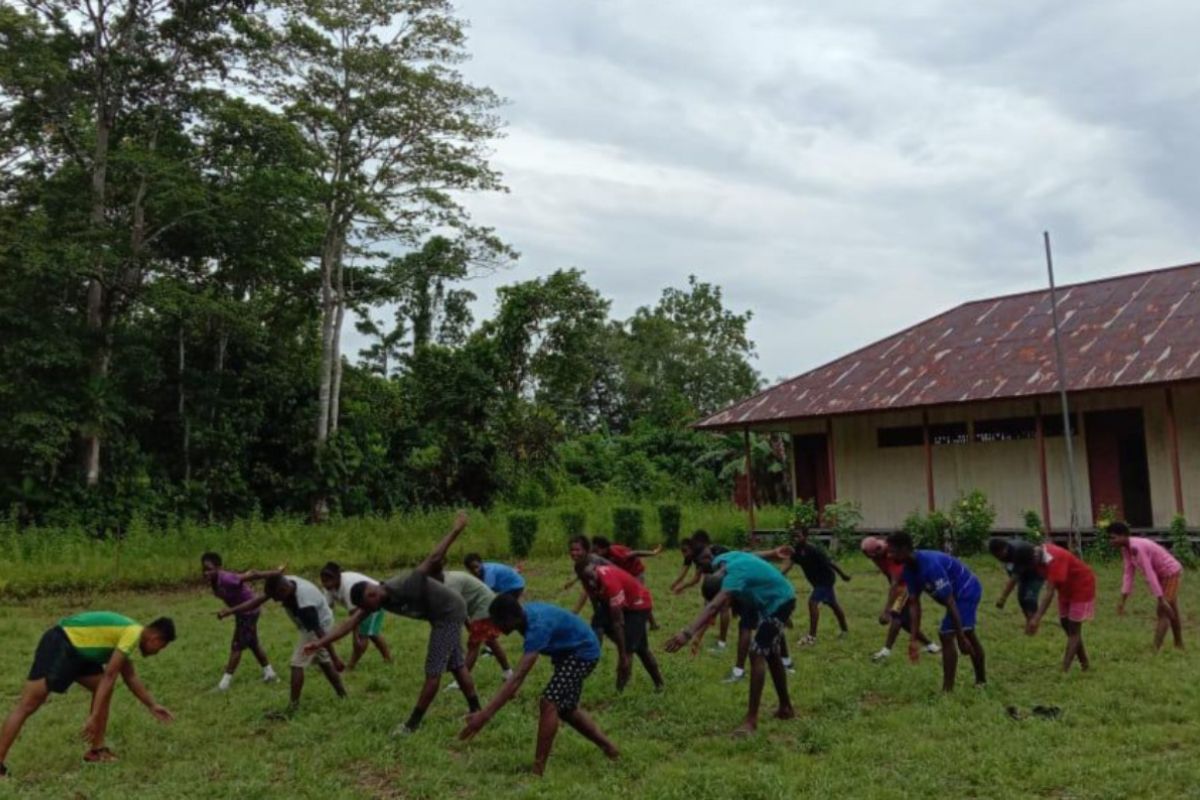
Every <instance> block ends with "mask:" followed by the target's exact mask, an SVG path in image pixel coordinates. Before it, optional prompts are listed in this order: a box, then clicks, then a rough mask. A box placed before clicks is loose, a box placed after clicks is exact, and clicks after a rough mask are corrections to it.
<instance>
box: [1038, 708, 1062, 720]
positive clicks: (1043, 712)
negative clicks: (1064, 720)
mask: <svg viewBox="0 0 1200 800" xmlns="http://www.w3.org/2000/svg"><path fill="white" fill-rule="evenodd" d="M1033 715H1034V716H1035V717H1041V718H1042V719H1058V718H1059V717H1061V716H1062V709H1061V708H1059V707H1058V706H1034V707H1033Z"/></svg>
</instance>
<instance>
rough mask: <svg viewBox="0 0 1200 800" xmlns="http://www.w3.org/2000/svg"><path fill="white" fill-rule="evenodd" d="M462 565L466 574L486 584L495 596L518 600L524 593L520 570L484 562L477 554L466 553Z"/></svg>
mask: <svg viewBox="0 0 1200 800" xmlns="http://www.w3.org/2000/svg"><path fill="white" fill-rule="evenodd" d="M463 565H464V566H465V567H466V568H467V572H469V573H471V574H472V575H474V576H475V577H476V578H478V579H479V580H481V581H483V582H484V583H486V584H487V587H488V588H489V589H491V590H492V591H493V592H495V593H496V594H508V595H512V596H513V597H514V598H515V599H517V600H520V599H521V595H522V594H524V593H525V578H523V577H522V576H521V571H520V569H514V568H512V567H510V566H508V565H507V564H498V563H496V562H494V561H484V560H483V556H481V555H479V553H468V554H467V557H466V558H464V559H463ZM519 566H520V565H518V567H519Z"/></svg>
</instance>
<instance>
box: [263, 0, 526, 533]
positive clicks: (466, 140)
mask: <svg viewBox="0 0 1200 800" xmlns="http://www.w3.org/2000/svg"><path fill="white" fill-rule="evenodd" d="M280 12H281V14H280V16H279V18H278V19H277V18H276V16H275V15H273V14H268V15H265V16H263V17H262V23H263V25H264V26H265V27H271V28H274V30H275V31H276V33H277V41H276V42H274V44H273V46H272V47H271V48H270V49H269V51H268V53H267V55H268V57H269V59H270V63H271V64H272V65H273V66H274V67H275V69H274V71H273V72H271V73H270V79H269V81H268V83H267V90H268V93H269V95H270V96H271V98H272V99H273V100H274V101H275V102H276V103H278V104H279V105H280V106H281V107H282V108H284V109H285V113H286V114H287V115H288V116H289V117H290V118H291V119H293V120H295V122H296V124H297V125H298V126H299V127H300V129H301V130H303V131H304V133H305V135H306V136H307V138H308V140H309V142H310V144H311V146H312V148H313V149H314V150H315V151H316V152H317V153H318V154H319V155H320V167H319V177H320V179H321V181H322V183H323V184H324V187H325V197H324V206H325V217H326V220H325V231H324V235H323V241H322V248H321V255H320V259H319V262H320V286H321V288H320V307H321V365H320V374H319V380H318V385H319V387H320V388H319V390H318V403H317V406H318V408H317V419H316V425H315V431H314V443H315V445H316V449H317V453H318V458H319V457H320V450H321V448H323V447H324V446H325V444H326V442H327V441H328V439H329V436H330V434H331V433H332V432H334V431H336V429H337V424H338V419H337V395H338V379H339V374H340V369H341V363H342V361H341V354H340V352H339V350H340V329H341V322H342V319H343V317H344V315H345V310H346V305H347V297H346V291H345V263H346V260H347V258H348V256H350V255H351V254H352V253H353V252H355V251H362V250H363V249H364V248H366V247H367V246H369V245H371V244H373V243H377V242H379V241H382V240H399V241H403V242H409V243H411V242H415V241H418V240H419V239H420V238H421V237H422V236H423V234H424V233H425V231H426V230H428V229H429V228H430V227H431V226H439V227H447V228H454V229H457V230H459V232H460V235H461V236H464V237H467V238H470V239H472V240H474V241H476V242H479V243H481V244H483V245H484V246H486V247H488V248H490V249H492V250H493V251H495V252H502V251H503V250H504V248H503V245H501V244H500V242H499V241H498V240H496V239H495V238H494V237H493V236H492V235H491V232H490V231H488V230H486V229H479V228H474V227H472V226H471V224H470V220H469V216H468V214H467V211H466V209H465V208H464V207H463V206H462V205H461V203H459V202H458V200H457V199H456V197H457V196H458V195H459V194H460V193H462V192H465V191H478V190H497V189H501V188H502V185H501V183H500V179H499V176H498V174H497V173H496V172H495V171H494V170H493V169H492V168H491V167H490V165H489V164H488V161H487V155H488V152H487V145H488V143H489V142H491V140H492V139H494V138H495V137H496V136H497V135H498V133H499V129H500V121H499V119H498V118H497V117H496V115H495V113H494V112H495V110H496V108H497V107H498V106H499V99H498V98H497V97H496V95H495V94H494V93H493V92H492V91H491V90H489V89H486V88H482V87H477V86H473V85H471V84H469V83H468V82H467V81H466V80H465V79H464V78H463V76H462V75H461V74H460V73H459V72H458V71H457V69H456V66H457V65H458V64H459V63H461V62H462V61H463V60H464V59H465V58H466V50H465V42H466V36H465V32H464V26H463V23H462V21H461V20H459V19H458V18H457V17H455V16H454V13H453V6H452V4H451V2H450V1H449V0H285V2H283V4H282V7H281V9H280ZM323 503H324V501H323V500H322V499H321V498H317V500H316V502H315V503H314V513H315V514H316V515H317V516H321V515H323Z"/></svg>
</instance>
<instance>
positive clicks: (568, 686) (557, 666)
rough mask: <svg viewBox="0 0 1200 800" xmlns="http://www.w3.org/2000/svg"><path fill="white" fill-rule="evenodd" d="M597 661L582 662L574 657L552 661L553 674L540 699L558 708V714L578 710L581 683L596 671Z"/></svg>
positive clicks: (581, 689)
mask: <svg viewBox="0 0 1200 800" xmlns="http://www.w3.org/2000/svg"><path fill="white" fill-rule="evenodd" d="M598 663H600V662H599V660H598V659H597V660H595V661H584V660H583V659H582V658H576V657H575V656H563V657H562V658H559V659H556V660H555V661H554V674H553V675H551V676H550V682H549V683H547V684H546V689H545V691H543V692H542V699H543V700H549V701H550V702H551V703H554V705H556V706H557V707H558V713H559V714H570V713H571V712H572V711H574V710H575V709H577V708H579V698H580V696H581V695H582V694H583V681H584V680H585V679H586V678H587V676H588V675H591V674H592V670H594V669H596V665H597V664H598Z"/></svg>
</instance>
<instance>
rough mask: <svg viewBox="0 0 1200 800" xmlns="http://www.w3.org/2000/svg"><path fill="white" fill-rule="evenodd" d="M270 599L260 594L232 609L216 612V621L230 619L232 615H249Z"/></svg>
mask: <svg viewBox="0 0 1200 800" xmlns="http://www.w3.org/2000/svg"><path fill="white" fill-rule="evenodd" d="M270 599H271V598H269V597H267V596H266V595H265V594H260V595H258V596H257V597H253V598H251V599H249V600H247V601H246V602H244V603H241V604H239V605H236V606H234V607H232V608H222V609H221V610H220V611H218V612H217V619H225V618H226V617H232V616H233V615H234V614H249V613H250V612H251V611H254V610H255V609H258V608H262V607H263V605H264V604H265V603H266V602H267V601H268V600H270Z"/></svg>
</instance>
